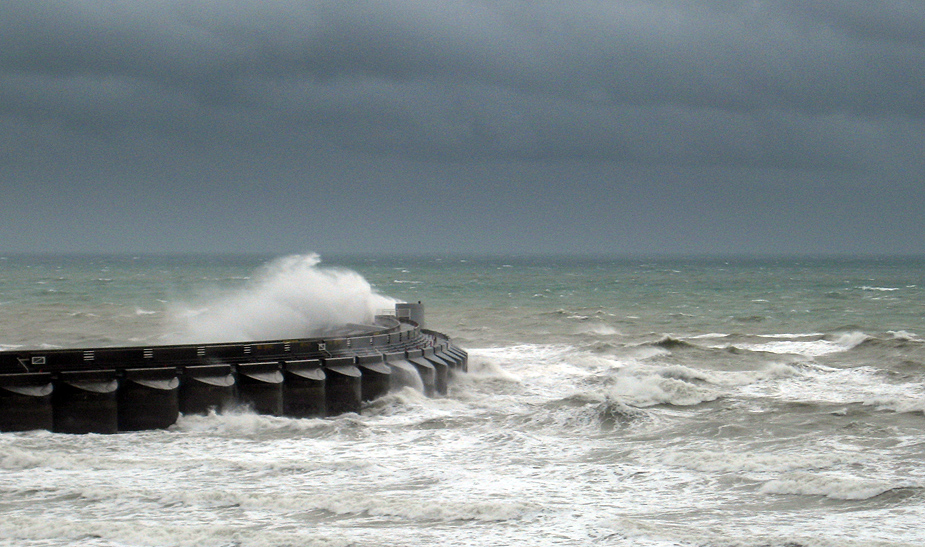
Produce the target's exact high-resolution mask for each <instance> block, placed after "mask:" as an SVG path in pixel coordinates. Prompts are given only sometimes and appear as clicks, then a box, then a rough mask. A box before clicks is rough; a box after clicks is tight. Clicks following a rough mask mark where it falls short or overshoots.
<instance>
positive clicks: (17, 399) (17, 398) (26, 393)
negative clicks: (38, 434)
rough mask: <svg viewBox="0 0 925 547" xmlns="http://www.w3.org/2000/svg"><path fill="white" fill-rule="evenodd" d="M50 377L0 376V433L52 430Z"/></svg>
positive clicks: (43, 373) (34, 375) (27, 374)
mask: <svg viewBox="0 0 925 547" xmlns="http://www.w3.org/2000/svg"><path fill="white" fill-rule="evenodd" d="M53 389H54V387H53V386H52V383H51V374H48V373H45V372H33V373H23V374H0V432H3V431H31V430H33V429H48V430H50V429H52V427H54V413H53V412H52V404H51V393H52V391H53Z"/></svg>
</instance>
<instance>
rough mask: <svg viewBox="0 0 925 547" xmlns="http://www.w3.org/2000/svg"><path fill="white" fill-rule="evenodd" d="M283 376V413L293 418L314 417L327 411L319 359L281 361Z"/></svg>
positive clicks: (322, 372) (323, 375) (323, 380)
mask: <svg viewBox="0 0 925 547" xmlns="http://www.w3.org/2000/svg"><path fill="white" fill-rule="evenodd" d="M283 377H284V378H285V381H284V382H283V414H285V415H286V416H292V417H294V418H316V417H321V416H324V415H325V414H326V413H327V410H326V408H325V394H324V390H325V387H324V386H325V374H324V369H323V368H322V365H321V361H319V360H318V359H304V360H299V361H286V362H285V363H283Z"/></svg>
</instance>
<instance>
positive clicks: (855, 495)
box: [761, 472, 895, 500]
mask: <svg viewBox="0 0 925 547" xmlns="http://www.w3.org/2000/svg"><path fill="white" fill-rule="evenodd" d="M893 488H895V486H893V485H890V484H889V483H887V482H884V481H878V480H870V479H860V478H857V477H850V476H845V475H834V474H832V475H830V474H815V473H800V472H798V473H791V474H789V475H788V476H786V477H784V478H780V479H774V480H771V481H768V482H766V483H764V484H763V485H762V486H761V492H763V493H765V494H788V495H797V496H825V497H827V498H830V499H837V500H866V499H870V498H873V497H875V496H879V495H880V494H883V493H884V492H888V491H890V490H892V489H893Z"/></svg>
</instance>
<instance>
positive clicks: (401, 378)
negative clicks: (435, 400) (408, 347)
mask: <svg viewBox="0 0 925 547" xmlns="http://www.w3.org/2000/svg"><path fill="white" fill-rule="evenodd" d="M385 361H386V364H387V365H388V366H389V369H391V371H392V379H391V381H390V384H391V389H401V388H403V387H405V386H408V387H412V388H414V389H416V390H418V391H420V392H421V393H423V392H424V382H422V381H421V375H420V374H418V369H417V368H415V366H414V365H412V364H411V363H409V362H408V361H407V360H406V359H405V352H403V351H401V352H394V353H386V354H385Z"/></svg>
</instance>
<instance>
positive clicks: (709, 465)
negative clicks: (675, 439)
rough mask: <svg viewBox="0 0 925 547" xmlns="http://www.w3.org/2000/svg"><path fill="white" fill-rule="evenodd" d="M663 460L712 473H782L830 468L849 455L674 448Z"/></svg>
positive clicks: (843, 461) (843, 460)
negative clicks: (698, 450) (678, 449)
mask: <svg viewBox="0 0 925 547" xmlns="http://www.w3.org/2000/svg"><path fill="white" fill-rule="evenodd" d="M662 461H663V462H665V463H667V464H670V465H677V466H680V467H686V468H688V469H693V470H695V471H703V472H708V473H741V472H751V473H756V472H757V473H769V472H773V473H781V472H790V471H796V470H816V469H827V468H831V467H833V466H835V465H838V464H842V463H845V458H844V457H843V456H839V455H836V454H805V453H779V454H767V453H748V452H745V453H743V452H734V451H729V450H718V451H701V452H695V451H678V452H670V453H668V454H666V455H664V456H663V457H662Z"/></svg>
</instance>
